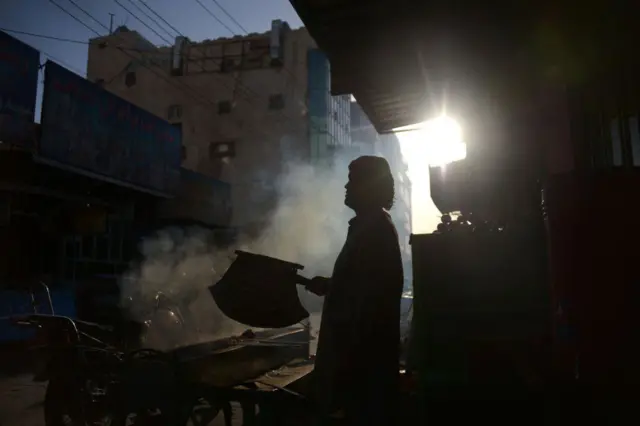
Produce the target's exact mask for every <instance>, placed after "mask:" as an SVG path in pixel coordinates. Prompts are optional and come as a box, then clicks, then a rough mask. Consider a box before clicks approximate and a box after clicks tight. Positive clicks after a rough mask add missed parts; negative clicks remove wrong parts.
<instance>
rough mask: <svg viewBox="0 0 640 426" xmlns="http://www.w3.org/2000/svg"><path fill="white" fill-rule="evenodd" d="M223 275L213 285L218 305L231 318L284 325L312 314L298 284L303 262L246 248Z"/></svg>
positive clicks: (301, 281)
mask: <svg viewBox="0 0 640 426" xmlns="http://www.w3.org/2000/svg"><path fill="white" fill-rule="evenodd" d="M236 254H237V258H236V259H235V260H234V262H233V263H232V264H231V266H230V267H229V269H228V270H227V272H226V273H225V274H224V276H223V277H222V279H220V281H218V282H217V283H216V284H215V285H213V286H211V287H210V291H211V295H212V296H213V299H214V300H215V302H216V304H217V305H218V308H220V310H221V311H222V312H223V313H224V314H225V315H226V316H228V317H229V318H231V319H233V320H235V321H237V322H239V323H241V324H245V325H247V326H249V327H256V328H284V327H290V326H292V325H294V324H297V323H299V322H301V321H303V320H304V319H306V318H308V317H309V312H307V310H306V309H305V308H304V307H303V306H302V304H301V303H300V299H299V298H298V291H297V288H296V284H304V283H306V281H307V279H306V278H304V277H301V276H300V275H298V271H300V270H301V269H303V268H304V267H303V266H302V265H298V264H296V263H291V262H286V261H284V260H279V259H275V258H273V257H269V256H263V255H258V254H253V253H247V252H244V251H240V250H238V251H236Z"/></svg>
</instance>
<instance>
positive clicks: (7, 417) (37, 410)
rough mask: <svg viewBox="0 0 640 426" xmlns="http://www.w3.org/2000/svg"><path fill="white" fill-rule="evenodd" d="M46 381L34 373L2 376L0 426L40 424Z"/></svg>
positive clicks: (0, 383) (33, 425)
mask: <svg viewBox="0 0 640 426" xmlns="http://www.w3.org/2000/svg"><path fill="white" fill-rule="evenodd" d="M45 388H46V384H45V383H35V382H33V380H32V375H19V376H14V377H0V426H40V425H42V424H43V423H44V421H43V417H42V402H43V401H44V392H45Z"/></svg>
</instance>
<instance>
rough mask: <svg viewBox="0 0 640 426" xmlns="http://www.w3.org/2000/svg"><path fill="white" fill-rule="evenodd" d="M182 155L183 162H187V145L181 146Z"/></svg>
mask: <svg viewBox="0 0 640 426" xmlns="http://www.w3.org/2000/svg"><path fill="white" fill-rule="evenodd" d="M180 155H181V156H182V161H186V160H187V147H186V145H185V144H182V145H181V146H180Z"/></svg>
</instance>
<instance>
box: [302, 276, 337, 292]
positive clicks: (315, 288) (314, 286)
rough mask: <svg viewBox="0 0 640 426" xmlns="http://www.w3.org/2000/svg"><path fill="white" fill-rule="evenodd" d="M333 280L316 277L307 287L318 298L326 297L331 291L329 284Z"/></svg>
mask: <svg viewBox="0 0 640 426" xmlns="http://www.w3.org/2000/svg"><path fill="white" fill-rule="evenodd" d="M330 282H331V280H330V279H329V278H325V277H314V278H312V279H311V280H309V282H308V283H307V285H306V286H305V288H306V289H307V290H308V291H310V292H311V293H313V294H315V295H317V296H325V295H326V294H327V292H328V291H329V283H330Z"/></svg>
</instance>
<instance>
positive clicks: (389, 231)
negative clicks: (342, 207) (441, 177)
mask: <svg viewBox="0 0 640 426" xmlns="http://www.w3.org/2000/svg"><path fill="white" fill-rule="evenodd" d="M345 188H346V196H345V204H346V205H347V206H348V207H349V208H351V209H352V210H353V211H354V212H355V214H356V216H355V217H354V218H353V219H352V220H351V221H350V222H349V232H348V234H347V240H346V242H345V244H344V247H343V248H342V251H341V252H340V254H339V256H338V258H337V260H336V263H335V266H334V270H333V275H332V277H331V278H330V279H326V278H321V277H316V278H314V279H313V280H312V281H311V283H310V284H308V286H307V289H308V290H309V291H311V292H313V293H315V294H318V295H321V296H326V297H325V301H324V308H323V312H322V322H321V326H320V335H319V338H318V351H317V356H316V363H315V371H314V379H315V383H314V388H313V389H314V392H315V393H316V398H317V401H318V403H319V404H320V406H321V408H322V409H323V410H324V411H325V412H327V413H331V414H332V415H333V416H335V417H339V418H345V420H346V421H347V422H348V423H350V424H363V425H376V424H393V418H392V416H393V412H394V409H393V406H394V399H395V398H394V396H395V391H396V387H397V376H398V369H399V345H400V331H399V327H400V298H401V295H402V288H403V271H402V259H401V254H400V246H399V244H398V235H397V233H396V229H395V227H394V226H393V223H392V222H391V218H390V217H389V214H388V213H387V210H389V209H391V207H392V206H393V198H394V185H393V175H392V174H391V170H390V169H389V164H388V163H387V161H386V160H385V159H384V158H381V157H373V156H364V157H360V158H358V159H356V160H355V161H353V162H352V163H351V164H350V165H349V181H348V183H347V184H346V186H345Z"/></svg>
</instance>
